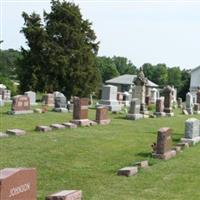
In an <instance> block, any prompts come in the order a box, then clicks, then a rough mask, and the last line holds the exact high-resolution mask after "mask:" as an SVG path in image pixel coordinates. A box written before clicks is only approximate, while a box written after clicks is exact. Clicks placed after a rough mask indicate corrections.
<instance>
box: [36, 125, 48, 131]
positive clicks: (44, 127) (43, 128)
mask: <svg viewBox="0 0 200 200" xmlns="http://www.w3.org/2000/svg"><path fill="white" fill-rule="evenodd" d="M35 130H36V131H40V132H48V131H52V128H51V127H49V126H36V128H35Z"/></svg>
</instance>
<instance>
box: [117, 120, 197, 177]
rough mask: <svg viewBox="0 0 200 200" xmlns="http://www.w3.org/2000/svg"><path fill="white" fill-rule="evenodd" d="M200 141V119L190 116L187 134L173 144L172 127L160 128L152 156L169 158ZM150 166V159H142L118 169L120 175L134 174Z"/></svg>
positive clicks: (187, 121)
mask: <svg viewBox="0 0 200 200" xmlns="http://www.w3.org/2000/svg"><path fill="white" fill-rule="evenodd" d="M199 142H200V121H199V120H198V119H195V118H190V119H188V120H186V121H185V134H184V137H183V138H181V141H180V142H179V143H177V144H176V146H175V147H173V146H172V129H171V128H168V127H163V128H160V129H159V130H158V134H157V143H154V144H153V145H152V149H153V152H152V157H153V158H158V159H163V160H168V159H170V158H172V157H175V156H176V155H177V153H178V152H180V151H182V150H184V149H185V148H188V147H190V146H193V145H196V144H197V143H199ZM146 168H148V161H141V162H138V163H136V164H134V165H133V166H128V167H124V168H122V169H119V170H118V175H122V176H133V175H136V174H137V173H138V169H146Z"/></svg>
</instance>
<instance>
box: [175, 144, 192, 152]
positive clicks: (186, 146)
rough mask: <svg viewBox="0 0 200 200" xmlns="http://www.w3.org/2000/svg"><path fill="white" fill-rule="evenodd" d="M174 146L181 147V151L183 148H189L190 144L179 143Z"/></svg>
mask: <svg viewBox="0 0 200 200" xmlns="http://www.w3.org/2000/svg"><path fill="white" fill-rule="evenodd" d="M176 146H179V147H181V150H183V149H185V148H189V147H190V144H189V143H188V142H179V143H177V144H176Z"/></svg>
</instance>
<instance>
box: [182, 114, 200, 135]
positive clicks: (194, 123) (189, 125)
mask: <svg viewBox="0 0 200 200" xmlns="http://www.w3.org/2000/svg"><path fill="white" fill-rule="evenodd" d="M198 136H199V120H198V119H195V118H190V119H188V120H186V121H185V138H191V139H192V138H194V137H198Z"/></svg>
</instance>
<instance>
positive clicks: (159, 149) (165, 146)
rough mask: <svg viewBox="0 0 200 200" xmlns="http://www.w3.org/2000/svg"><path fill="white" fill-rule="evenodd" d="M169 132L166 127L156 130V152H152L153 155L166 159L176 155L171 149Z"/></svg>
mask: <svg viewBox="0 0 200 200" xmlns="http://www.w3.org/2000/svg"><path fill="white" fill-rule="evenodd" d="M171 132H172V130H171V129H170V128H168V127H164V128H160V129H159V130H158V136H157V143H156V152H155V153H153V157H155V158H159V159H164V160H168V159H170V158H172V157H174V156H175V155H176V151H175V150H172V138H171Z"/></svg>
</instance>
